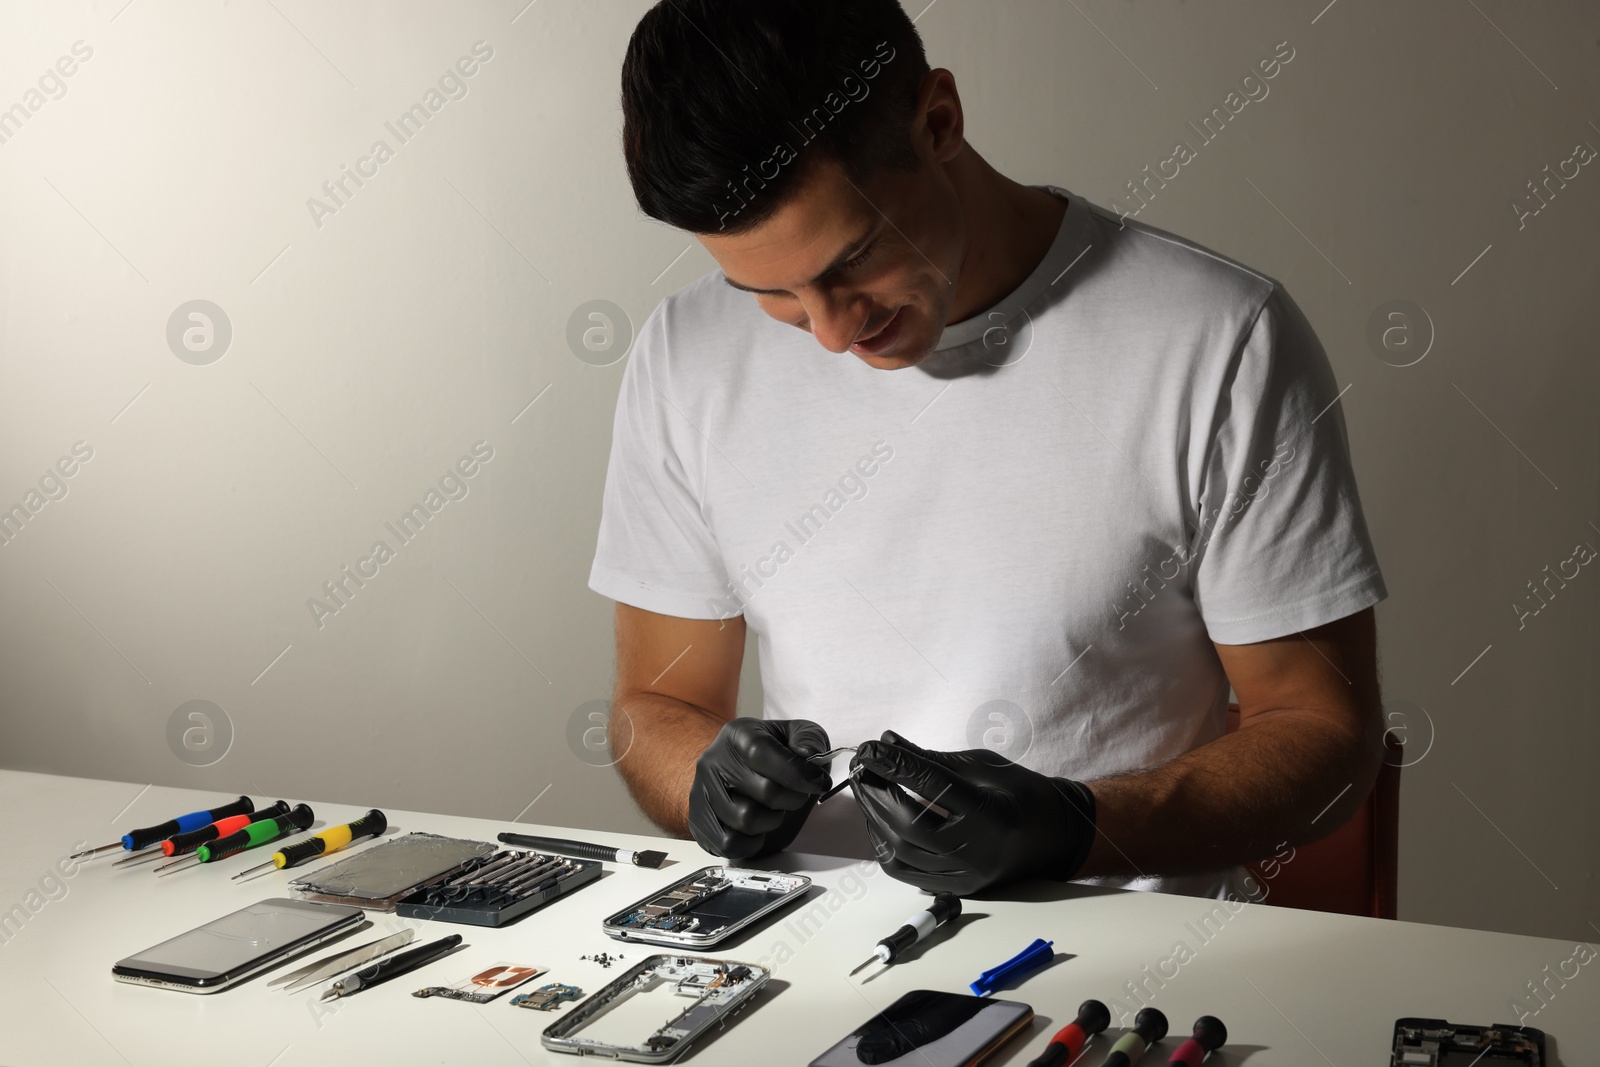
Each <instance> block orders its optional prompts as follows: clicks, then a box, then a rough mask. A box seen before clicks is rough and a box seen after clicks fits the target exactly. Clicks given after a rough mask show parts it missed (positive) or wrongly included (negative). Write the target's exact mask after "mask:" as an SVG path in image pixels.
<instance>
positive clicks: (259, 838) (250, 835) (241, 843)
mask: <svg viewBox="0 0 1600 1067" xmlns="http://www.w3.org/2000/svg"><path fill="white" fill-rule="evenodd" d="M315 818H316V816H315V815H313V814H312V813H311V807H310V805H307V804H296V805H295V806H294V807H293V808H292V809H291V810H290V811H289V813H288V814H286V815H275V816H273V817H272V818H270V819H259V820H257V821H256V822H253V823H251V824H250V825H248V826H246V827H244V828H243V829H242V830H235V831H234V832H233V833H231V834H229V835H228V836H227V837H219V838H218V839H217V840H215V841H212V842H210V843H208V844H204V845H201V846H200V847H199V848H197V849H195V850H194V854H193V855H190V856H185V857H183V858H181V859H177V860H174V861H173V862H172V863H163V864H162V865H161V866H159V867H157V868H156V870H157V871H164V870H166V869H167V868H168V867H174V866H177V865H178V864H183V865H184V866H181V867H178V868H177V869H178V870H188V869H189V868H190V867H195V866H198V865H199V864H202V863H213V862H215V861H217V860H220V859H226V858H227V857H229V856H231V855H233V854H234V853H235V852H243V851H244V850H245V849H247V848H255V847H256V846H257V845H264V844H266V843H267V842H268V841H271V840H273V839H274V838H278V837H281V836H283V835H284V834H292V833H294V832H295V831H297V830H304V829H305V828H306V827H308V826H310V825H311V823H312V821H313V820H314V819H315ZM191 861H192V862H191ZM163 877H165V876H164V875H163Z"/></svg>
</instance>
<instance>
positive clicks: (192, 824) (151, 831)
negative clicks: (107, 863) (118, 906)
mask: <svg viewBox="0 0 1600 1067" xmlns="http://www.w3.org/2000/svg"><path fill="white" fill-rule="evenodd" d="M255 810H256V803H255V801H253V800H251V799H250V798H249V797H244V796H242V797H240V798H239V799H238V800H235V801H234V802H233V803H231V804H224V805H222V807H220V808H212V809H211V810H210V811H191V812H190V813H189V814H187V815H180V816H178V817H177V818H176V819H168V820H167V821H166V822H164V823H162V824H161V825H159V826H145V827H141V828H140V829H138V830H130V831H128V832H127V833H125V834H123V835H122V840H120V841H113V842H111V844H109V845H101V846H100V847H99V848H87V849H84V850H83V851H82V852H74V853H73V854H72V855H70V856H68V857H67V858H68V859H73V860H78V859H84V858H85V857H88V856H94V855H98V854H99V853H101V852H110V851H111V850H112V849H114V848H119V847H120V848H125V849H127V850H128V851H129V852H138V851H140V850H141V849H146V848H149V847H150V846H151V845H153V844H155V843H156V842H157V841H160V840H162V839H163V838H168V837H171V836H172V835H173V834H186V833H188V832H189V831H190V830H198V829H200V827H202V826H204V825H206V824H207V823H212V822H216V821H217V820H218V819H226V818H227V817H228V816H230V815H248V814H250V813H251V812H252V811H255Z"/></svg>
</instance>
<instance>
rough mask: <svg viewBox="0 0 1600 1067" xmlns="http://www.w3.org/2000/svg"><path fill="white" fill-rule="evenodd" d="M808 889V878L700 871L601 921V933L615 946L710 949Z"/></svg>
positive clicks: (733, 870)
mask: <svg viewBox="0 0 1600 1067" xmlns="http://www.w3.org/2000/svg"><path fill="white" fill-rule="evenodd" d="M810 885H811V879H810V878H807V877H806V876H805V875H803V874H774V873H772V872H770V871H749V870H743V869H740V868H738V867H702V868H700V869H699V870H698V871H695V872H694V873H693V874H690V875H686V876H684V877H683V878H680V879H678V880H677V881H676V882H673V883H672V884H671V885H669V886H667V887H666V888H665V889H663V890H661V891H660V892H658V893H652V894H651V895H650V896H647V897H645V898H644V899H642V900H636V901H634V902H633V903H632V904H629V905H628V906H627V907H626V908H623V909H622V910H621V911H619V912H617V913H616V914H615V915H613V916H611V917H610V918H609V919H607V920H605V922H604V923H602V924H601V929H602V930H604V931H605V932H606V934H607V935H608V936H610V937H614V938H616V939H617V940H619V941H642V942H645V943H647V944H651V945H667V946H669V947H672V948H680V947H681V948H696V949H700V948H711V947H712V946H714V945H718V944H720V943H721V942H723V941H725V940H727V939H728V938H729V937H732V936H733V935H734V934H736V933H738V932H739V931H741V930H743V929H745V928H746V927H747V926H749V925H750V924H751V923H754V922H755V921H756V920H758V919H760V918H762V917H763V916H765V915H768V914H770V913H772V912H773V911H775V910H777V909H778V908H781V907H783V906H784V905H785V904H791V903H794V902H795V901H798V900H799V899H800V898H801V897H802V896H804V895H805V891H806V889H807V888H809V887H810Z"/></svg>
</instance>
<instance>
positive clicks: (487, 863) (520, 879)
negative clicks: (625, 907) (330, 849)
mask: <svg viewBox="0 0 1600 1067" xmlns="http://www.w3.org/2000/svg"><path fill="white" fill-rule="evenodd" d="M600 869H601V868H600V863H599V862H598V861H596V860H581V859H568V858H567V857H564V856H552V855H548V854H546V853H543V852H533V851H529V850H524V849H505V850H503V851H500V852H495V853H491V854H489V855H487V856H480V857H476V858H474V859H472V860H469V861H468V862H467V863H466V864H465V865H464V866H463V867H462V868H461V869H460V870H459V871H457V872H456V873H455V874H453V875H451V876H450V877H449V878H446V879H444V880H443V881H440V882H437V883H435V884H433V885H430V886H426V887H424V888H422V889H419V890H417V891H416V892H414V893H411V894H410V895H408V896H404V897H401V898H400V900H399V901H398V902H396V904H395V914H396V915H399V916H402V917H404V918H408V919H437V920H441V921H443V922H454V923H468V924H470V925H473V926H504V925H506V924H507V923H510V922H515V921H516V920H517V919H520V918H522V917H523V916H524V915H526V914H528V913H529V912H531V911H536V910H538V909H539V908H542V907H544V905H546V904H548V903H550V902H551V901H552V900H555V899H556V898H557V897H560V896H564V895H566V894H568V893H571V892H573V891H574V890H577V889H581V888H583V887H584V886H586V885H588V884H589V883H590V882H593V881H594V880H595V879H597V878H599V877H600Z"/></svg>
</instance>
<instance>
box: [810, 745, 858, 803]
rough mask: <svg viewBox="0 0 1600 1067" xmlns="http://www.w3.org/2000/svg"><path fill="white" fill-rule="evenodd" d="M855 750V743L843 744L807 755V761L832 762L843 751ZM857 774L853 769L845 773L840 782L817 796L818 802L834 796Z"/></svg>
mask: <svg viewBox="0 0 1600 1067" xmlns="http://www.w3.org/2000/svg"><path fill="white" fill-rule="evenodd" d="M854 751H856V746H854V745H843V746H841V747H839V748H834V749H829V750H828V751H827V752H819V753H817V754H816V755H815V756H808V757H806V762H807V763H831V762H832V761H833V758H834V757H835V756H837V755H839V754H840V753H842V752H854ZM855 776H856V772H855V771H851V772H850V773H849V774H847V775H845V776H844V777H843V778H841V779H840V780H839V781H838V782H836V783H835V784H834V785H833V786H832V787H831V788H830V789H829V790H828V791H827V792H826V793H823V794H822V795H821V796H820V797H818V798H817V803H818V804H821V803H822V802H823V801H824V800H827V799H828V798H830V797H832V796H833V795H834V794H835V793H837V792H839V790H841V789H843V788H844V787H845V786H847V785H849V784H850V780H851V779H852V778H854V777H855Z"/></svg>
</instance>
